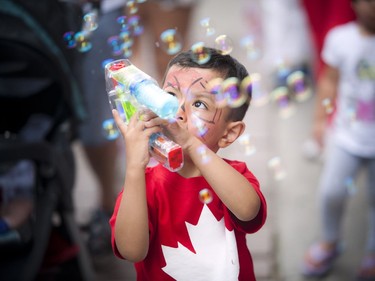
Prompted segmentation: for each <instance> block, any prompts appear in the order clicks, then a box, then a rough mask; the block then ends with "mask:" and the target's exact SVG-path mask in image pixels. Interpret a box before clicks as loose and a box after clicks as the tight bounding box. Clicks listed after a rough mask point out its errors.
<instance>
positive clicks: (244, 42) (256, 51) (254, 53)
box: [240, 36, 261, 60]
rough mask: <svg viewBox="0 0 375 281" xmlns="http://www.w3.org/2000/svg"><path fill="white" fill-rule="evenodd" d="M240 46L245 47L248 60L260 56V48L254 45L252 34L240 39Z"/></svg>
mask: <svg viewBox="0 0 375 281" xmlns="http://www.w3.org/2000/svg"><path fill="white" fill-rule="evenodd" d="M240 46H241V47H242V48H243V49H245V51H246V55H247V58H248V59H250V60H257V59H259V58H260V57H261V50H260V48H259V47H258V46H257V45H256V42H255V39H254V38H253V36H246V37H243V38H242V39H241V40H240Z"/></svg>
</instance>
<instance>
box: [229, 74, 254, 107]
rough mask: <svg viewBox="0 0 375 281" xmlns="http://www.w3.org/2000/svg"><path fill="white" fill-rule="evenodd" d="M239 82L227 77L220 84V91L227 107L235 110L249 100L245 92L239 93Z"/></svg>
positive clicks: (234, 78) (236, 79)
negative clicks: (224, 97)
mask: <svg viewBox="0 0 375 281" xmlns="http://www.w3.org/2000/svg"><path fill="white" fill-rule="evenodd" d="M239 84H240V83H239V80H238V78H236V77H229V78H227V79H225V80H224V82H223V84H222V91H223V92H224V93H225V96H226V98H227V103H228V106H230V107H233V108H236V107H240V106H242V105H243V104H244V103H245V102H246V101H247V100H248V98H249V95H248V93H247V92H245V91H241V89H240V85H239Z"/></svg>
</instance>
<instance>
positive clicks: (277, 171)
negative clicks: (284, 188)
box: [268, 156, 286, 180]
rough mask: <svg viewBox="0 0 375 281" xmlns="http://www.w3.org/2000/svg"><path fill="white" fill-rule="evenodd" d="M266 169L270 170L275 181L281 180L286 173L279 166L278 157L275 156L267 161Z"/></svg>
mask: <svg viewBox="0 0 375 281" xmlns="http://www.w3.org/2000/svg"><path fill="white" fill-rule="evenodd" d="M268 167H269V168H270V169H271V171H272V173H273V177H274V179H275V180H282V179H284V178H285V177H286V172H285V170H284V168H283V166H282V164H281V159H280V157H278V156H276V157H273V158H272V159H270V160H269V161H268Z"/></svg>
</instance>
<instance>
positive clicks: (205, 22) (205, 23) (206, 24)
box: [200, 18, 216, 36]
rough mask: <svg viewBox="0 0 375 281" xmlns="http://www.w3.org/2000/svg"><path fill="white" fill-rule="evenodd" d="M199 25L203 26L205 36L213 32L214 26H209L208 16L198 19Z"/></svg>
mask: <svg viewBox="0 0 375 281" xmlns="http://www.w3.org/2000/svg"><path fill="white" fill-rule="evenodd" d="M200 25H201V26H202V27H203V28H205V30H206V36H212V35H214V34H215V32H216V31H215V28H214V27H212V26H211V23H210V18H204V19H202V20H201V21H200Z"/></svg>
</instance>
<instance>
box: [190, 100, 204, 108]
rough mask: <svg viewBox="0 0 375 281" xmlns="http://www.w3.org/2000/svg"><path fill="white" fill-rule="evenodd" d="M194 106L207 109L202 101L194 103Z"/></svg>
mask: <svg viewBox="0 0 375 281" xmlns="http://www.w3.org/2000/svg"><path fill="white" fill-rule="evenodd" d="M193 105H194V106H195V107H197V108H203V109H207V106H206V105H205V104H204V103H203V102H201V101H196V102H194V103H193Z"/></svg>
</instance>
